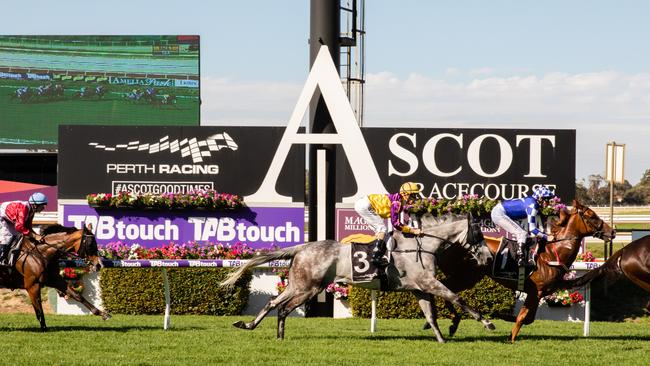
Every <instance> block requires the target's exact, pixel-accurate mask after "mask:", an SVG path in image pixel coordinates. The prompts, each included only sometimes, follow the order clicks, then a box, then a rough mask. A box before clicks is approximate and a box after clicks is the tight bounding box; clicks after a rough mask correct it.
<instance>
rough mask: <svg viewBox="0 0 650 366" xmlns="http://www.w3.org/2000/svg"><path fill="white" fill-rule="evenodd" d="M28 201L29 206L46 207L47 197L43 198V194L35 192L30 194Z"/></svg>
mask: <svg viewBox="0 0 650 366" xmlns="http://www.w3.org/2000/svg"><path fill="white" fill-rule="evenodd" d="M28 201H29V203H30V204H32V205H35V206H38V205H43V206H45V205H47V197H45V195H44V194H43V193H41V192H36V193H34V194H32V195H31V196H29V200H28Z"/></svg>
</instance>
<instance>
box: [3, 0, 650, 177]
mask: <svg viewBox="0 0 650 366" xmlns="http://www.w3.org/2000/svg"><path fill="white" fill-rule="evenodd" d="M648 14H650V2H649V1H640V0H639V1H636V0H619V1H600V0H594V1H583V0H576V1H566V0H564V1H558V0H549V1H528V0H519V1H515V0H512V1H505V0H492V1H489V2H488V1H464V0H457V1H425V0H420V1H406V0H405V1H401V2H398V1H388V0H369V1H367V3H366V7H365V28H366V32H367V35H366V57H365V61H366V62H365V65H366V80H367V81H366V89H365V110H364V113H365V119H364V126H367V127H398V126H404V127H429V128H486V129H490V128H540V129H546V128H549V129H575V130H576V178H577V179H578V180H581V179H585V178H587V177H588V176H589V175H590V174H604V170H605V145H606V144H607V143H608V142H610V141H615V142H617V143H621V144H625V145H626V161H625V178H626V179H627V180H629V181H630V183H631V184H633V185H634V184H636V183H638V182H639V179H640V178H641V176H642V175H643V173H644V172H645V170H646V169H650V162H649V161H648V159H647V157H650V123H649V122H650V42H648V39H647V37H648V35H650V22H648V21H647V19H648ZM0 17H1V19H2V21H0V34H53V35H54V34H198V35H200V36H201V97H202V101H203V104H202V109H201V119H202V121H201V123H202V124H203V125H270V126H283V125H286V123H287V122H288V120H289V118H290V115H291V112H292V111H293V108H294V106H295V103H296V101H297V99H298V96H299V94H300V91H301V89H302V86H303V84H304V82H305V80H306V78H307V75H308V72H309V46H308V38H309V1H308V0H300V1H298V0H285V1H261V0H260V1H221V0H215V1H195V0H185V1H168V0H157V1H142V0H139V1H133V0H130V1H124V0H112V1H110V2H97V1H88V0H84V1H77V0H74V1H65V0H64V1H58V2H52V1H43V0H39V1H29V0H26V1H22V2H13V3H12V4H11V7H10V8H9V10H7V8H5V11H3V13H2V14H1V15H0Z"/></svg>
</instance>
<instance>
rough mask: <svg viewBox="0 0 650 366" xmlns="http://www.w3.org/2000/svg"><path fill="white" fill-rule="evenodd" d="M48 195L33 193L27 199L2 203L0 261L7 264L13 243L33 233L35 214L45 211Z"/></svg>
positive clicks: (0, 213) (0, 205)
mask: <svg viewBox="0 0 650 366" xmlns="http://www.w3.org/2000/svg"><path fill="white" fill-rule="evenodd" d="M46 205H47V197H45V195H44V194H43V193H40V192H36V193H34V194H32V195H31V196H30V197H29V199H28V200H27V201H8V202H4V203H2V204H0V263H2V265H7V264H8V263H7V259H8V258H7V254H8V253H9V251H10V249H11V247H12V244H13V243H14V242H18V241H20V238H21V237H22V235H28V234H30V233H33V232H34V231H33V229H32V220H33V219H34V214H35V213H37V212H41V211H43V209H45V206H46Z"/></svg>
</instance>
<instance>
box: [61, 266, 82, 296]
mask: <svg viewBox="0 0 650 366" xmlns="http://www.w3.org/2000/svg"><path fill="white" fill-rule="evenodd" d="M88 271H89V269H88V268H70V267H66V268H63V269H62V270H61V271H60V272H59V274H60V275H61V277H63V279H64V280H66V281H67V282H68V285H70V287H72V289H73V290H74V292H76V293H78V294H80V295H81V293H82V292H83V291H84V283H83V280H82V277H83V275H85V274H86V273H88Z"/></svg>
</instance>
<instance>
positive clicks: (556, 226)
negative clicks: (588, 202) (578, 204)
mask: <svg viewBox="0 0 650 366" xmlns="http://www.w3.org/2000/svg"><path fill="white" fill-rule="evenodd" d="M570 216H571V212H569V210H567V209H566V208H563V209H562V211H560V215H559V218H558V219H557V220H555V221H553V222H552V223H551V233H556V232H558V231H560V230H561V229H562V228H564V227H565V226H566V224H567V222H569V217H570Z"/></svg>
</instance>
